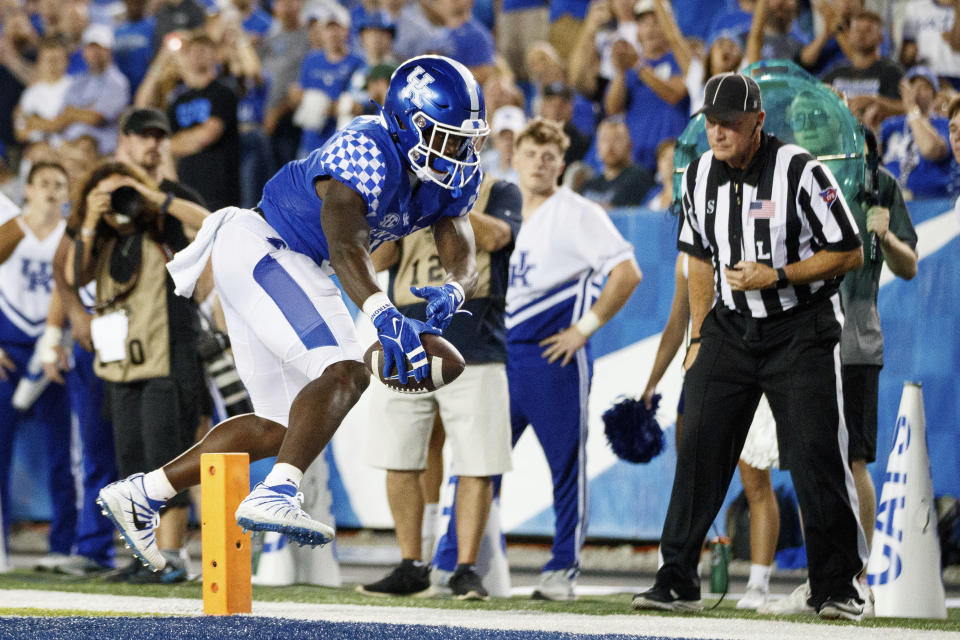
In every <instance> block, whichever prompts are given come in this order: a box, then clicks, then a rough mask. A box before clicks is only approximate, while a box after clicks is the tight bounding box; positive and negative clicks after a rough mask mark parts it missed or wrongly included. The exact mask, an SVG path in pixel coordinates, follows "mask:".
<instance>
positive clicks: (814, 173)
mask: <svg viewBox="0 0 960 640" xmlns="http://www.w3.org/2000/svg"><path fill="white" fill-rule="evenodd" d="M797 209H799V210H800V211H803V214H804V216H805V217H806V221H807V224H808V225H809V226H810V230H811V232H812V233H813V236H814V237H815V238H816V244H817V245H819V248H820V249H826V250H827V251H849V250H850V249H855V248H857V247H859V246H860V245H861V242H860V231H859V230H858V229H857V223H856V221H854V219H853V214H852V213H850V207H849V206H847V200H846V198H844V197H843V191H841V190H840V187H839V186H838V185H837V181H836V179H835V178H834V177H833V173H831V172H830V169H828V168H827V167H825V166H824V165H823V164H822V163H820V162H819V161H817V160H810V161H808V162H807V166H806V167H805V168H804V170H803V174H802V175H801V177H800V188H799V189H797Z"/></svg>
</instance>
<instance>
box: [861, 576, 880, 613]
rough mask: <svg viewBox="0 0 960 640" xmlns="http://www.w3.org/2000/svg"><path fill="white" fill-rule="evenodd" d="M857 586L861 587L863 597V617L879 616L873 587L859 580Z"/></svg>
mask: <svg viewBox="0 0 960 640" xmlns="http://www.w3.org/2000/svg"><path fill="white" fill-rule="evenodd" d="M857 587H858V588H859V589H860V597H861V598H863V617H864V618H875V617H877V611H876V603H877V599H876V598H874V597H873V589H871V588H870V585H868V584H867V583H866V582H858V583H857Z"/></svg>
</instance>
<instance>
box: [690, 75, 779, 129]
mask: <svg viewBox="0 0 960 640" xmlns="http://www.w3.org/2000/svg"><path fill="white" fill-rule="evenodd" d="M762 108H763V104H762V102H761V100H760V87H759V86H757V83H756V82H755V81H754V79H753V78H750V77H749V76H745V75H743V74H742V73H720V74H718V75H715V76H713V77H712V78H710V79H709V80H707V86H706V87H705V88H704V90H703V106H702V107H701V108H700V110H699V111H697V113H695V114H694V115H698V114H701V113H703V114H706V115H708V116H710V117H712V118H717V119H719V120H735V119H737V117H738V116H740V115H741V114H744V113H757V112H758V111H760V110H761V109H762Z"/></svg>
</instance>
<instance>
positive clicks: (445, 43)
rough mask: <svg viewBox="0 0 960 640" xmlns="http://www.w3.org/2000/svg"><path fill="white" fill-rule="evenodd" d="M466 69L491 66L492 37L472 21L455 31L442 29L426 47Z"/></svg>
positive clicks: (488, 31) (487, 30)
mask: <svg viewBox="0 0 960 640" xmlns="http://www.w3.org/2000/svg"><path fill="white" fill-rule="evenodd" d="M427 50H428V51H436V52H437V53H440V54H442V55H445V56H447V57H448V58H453V59H454V60H456V61H457V62H459V63H461V64H463V65H464V66H467V67H482V66H485V65H490V64H493V54H494V47H493V36H492V35H491V34H490V30H489V29H487V28H486V27H484V26H483V25H482V24H480V23H479V22H477V21H476V20H474V19H471V20H468V21H467V22H465V23H463V24H462V25H461V26H459V27H457V28H456V29H442V30H441V31H440V32H439V33H438V34H437V36H436V37H435V38H434V39H433V41H432V42H431V43H430V45H429V47H427Z"/></svg>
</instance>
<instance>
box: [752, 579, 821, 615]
mask: <svg viewBox="0 0 960 640" xmlns="http://www.w3.org/2000/svg"><path fill="white" fill-rule="evenodd" d="M809 599H810V583H809V582H804V583H803V584H802V585H800V586H799V587H797V588H796V589H794V590H793V593H791V594H790V595H789V596H787V597H786V598H783V599H782V600H770V601H768V602H766V603H764V604H762V605H760V606H759V607H757V613H763V614H766V615H773V616H789V615H797V614H804V613H816V610H814V608H813V607H811V606H810V605H809V604H808V603H807V601H808V600H809Z"/></svg>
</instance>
